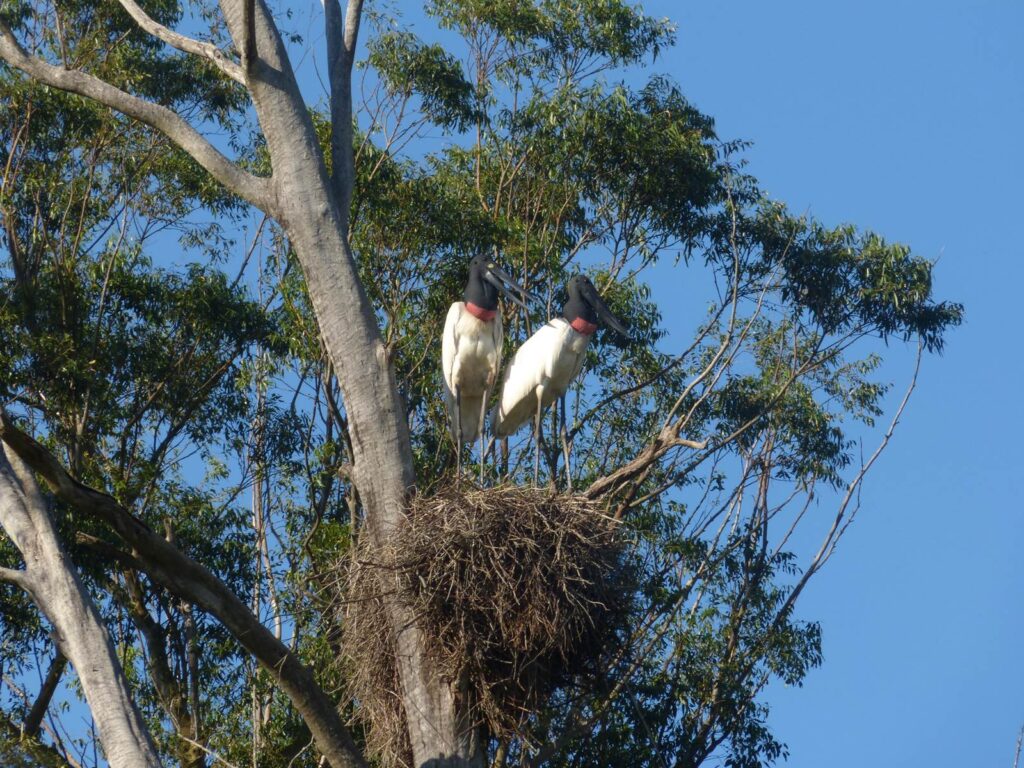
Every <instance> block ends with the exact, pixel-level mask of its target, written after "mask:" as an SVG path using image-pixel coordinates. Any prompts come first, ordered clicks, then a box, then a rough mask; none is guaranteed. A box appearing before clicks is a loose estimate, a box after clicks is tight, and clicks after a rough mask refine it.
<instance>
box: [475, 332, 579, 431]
mask: <svg viewBox="0 0 1024 768" xmlns="http://www.w3.org/2000/svg"><path fill="white" fill-rule="evenodd" d="M589 345H590V335H589V334H584V333H580V332H579V331H577V330H575V329H574V328H573V327H572V325H570V323H569V321H568V320H566V319H565V318H563V317H556V318H555V319H553V320H551V321H549V322H548V323H547V324H546V325H544V326H543V327H542V328H540V329H539V330H538V331H537V332H536V333H534V334H533V335H532V336H531V337H530V338H528V339H527V340H526V341H525V342H524V343H523V346H521V347H520V348H519V349H517V350H516V353H515V354H514V355H513V356H512V359H511V360H510V361H509V363H508V365H507V366H506V367H505V375H504V377H503V379H502V383H501V395H500V396H499V398H498V407H497V408H496V409H495V412H494V425H493V428H494V434H495V435H496V436H497V437H507V436H508V435H511V434H512V433H513V432H515V431H516V430H518V429H519V428H520V427H521V426H523V424H526V423H527V422H528V421H530V419H532V418H533V417H534V415H535V414H536V413H537V411H538V409H539V410H541V411H543V410H544V409H545V408H547V407H548V406H549V405H551V403H553V402H554V401H555V400H557V399H558V398H560V397H561V396H562V395H564V394H565V393H566V391H567V390H568V389H569V385H570V384H572V382H573V379H575V378H576V377H577V376H578V375H579V373H580V370H581V369H582V368H583V362H584V360H586V357H587V347H588V346H589Z"/></svg>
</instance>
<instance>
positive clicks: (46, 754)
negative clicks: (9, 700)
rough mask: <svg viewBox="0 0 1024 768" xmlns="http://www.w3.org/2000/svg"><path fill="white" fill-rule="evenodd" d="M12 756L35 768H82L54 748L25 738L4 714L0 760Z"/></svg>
mask: <svg viewBox="0 0 1024 768" xmlns="http://www.w3.org/2000/svg"><path fill="white" fill-rule="evenodd" d="M12 756H13V757H17V758H19V759H23V758H25V757H27V758H28V759H30V760H33V761H35V763H34V765H35V766H36V768H82V766H81V765H79V764H78V763H76V762H75V761H74V760H72V759H71V758H70V756H68V755H64V754H61V752H60V751H59V750H58V749H57V748H56V747H51V746H50V745H49V744H43V743H42V742H41V741H39V740H38V739H35V738H30V737H27V736H25V735H24V734H23V732H22V729H21V728H20V727H19V726H18V725H17V724H16V723H14V722H13V721H11V720H10V719H9V718H8V717H7V715H6V714H3V713H0V760H4V759H10V758H11V757H12Z"/></svg>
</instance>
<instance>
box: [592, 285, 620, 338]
mask: <svg viewBox="0 0 1024 768" xmlns="http://www.w3.org/2000/svg"><path fill="white" fill-rule="evenodd" d="M580 293H582V294H583V298H584V300H586V302H587V303H588V304H589V305H590V306H591V307H593V308H594V311H595V312H597V316H598V318H600V320H601V322H602V323H604V324H605V325H607V326H608V327H609V328H611V329H612V330H613V331H615V332H616V333H617V334H619V335H620V336H621V337H622V338H624V339H628V338H629V329H627V328H626V326H625V325H623V323H622V321H621V320H619V318H617V317H616V316H615V315H613V314H612V311H611V310H610V309H608V305H607V304H605V303H604V299H602V298H601V294H599V293H598V292H597V289H596V288H594V286H593V285H591V284H590V283H584V285H583V286H582V287H581V290H580Z"/></svg>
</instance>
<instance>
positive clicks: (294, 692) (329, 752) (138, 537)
mask: <svg viewBox="0 0 1024 768" xmlns="http://www.w3.org/2000/svg"><path fill="white" fill-rule="evenodd" d="M0 440H2V444H3V445H4V446H6V448H7V449H9V450H8V453H9V455H12V456H15V455H16V457H17V458H19V459H20V460H22V461H24V462H25V463H26V464H27V465H28V466H29V467H31V468H32V469H33V470H34V471H36V472H38V473H39V475H40V477H42V478H43V480H44V481H45V482H46V484H47V485H48V486H49V487H50V489H51V490H52V491H53V492H54V493H55V494H56V495H57V498H59V499H61V500H62V501H65V502H67V503H68V504H70V505H72V506H74V507H75V508H77V509H78V510H79V511H80V512H82V513H83V514H86V515H89V516H91V517H94V518H96V519H98V520H102V521H103V522H105V523H106V524H108V525H109V526H110V527H111V528H113V530H114V531H115V532H116V533H117V534H118V535H119V536H120V537H121V538H122V539H124V541H126V542H127V543H128V544H129V545H130V546H131V548H132V550H133V553H128V552H118V553H116V554H114V555H113V556H115V557H117V559H118V560H119V561H120V562H121V564H122V565H125V566H126V567H129V568H133V569H135V570H139V571H144V572H145V573H147V574H149V576H150V577H151V578H152V579H154V580H155V581H156V582H158V583H159V584H160V585H162V586H163V587H165V588H166V589H167V590H169V591H170V592H171V593H173V594H175V595H177V596H178V597H180V598H182V599H184V600H186V601H187V602H190V603H194V604H195V605H198V606H199V607H201V608H202V609H203V610H205V611H207V612H208V613H210V614H211V615H213V616H215V617H216V618H217V619H218V620H219V621H220V622H221V623H222V624H223V625H224V626H225V627H226V628H227V630H228V631H229V632H231V634H232V635H233V636H234V637H235V638H236V639H237V640H238V642H239V644H240V645H241V646H242V647H243V648H245V649H246V650H247V651H248V652H249V653H251V654H252V655H253V657H254V658H255V659H256V660H257V661H258V662H259V663H260V665H261V666H262V667H263V668H264V669H266V670H267V671H268V672H269V673H270V675H271V677H272V679H273V680H275V681H276V683H277V684H278V686H279V687H280V688H281V690H282V691H283V692H284V693H285V695H287V696H288V697H289V699H290V700H291V702H292V704H293V705H294V706H295V709H296V710H297V711H298V712H299V714H300V715H301V716H302V718H303V719H304V720H305V721H306V724H307V725H308V726H309V729H310V732H311V733H312V734H313V737H314V738H315V739H316V744H317V747H318V748H319V749H320V751H321V752H322V753H323V754H324V755H325V756H326V757H327V759H328V760H329V761H330V764H331V765H332V766H336V768H362V767H363V766H365V763H364V762H363V760H362V758H361V756H360V755H359V752H358V750H357V749H356V747H355V745H354V744H353V742H352V738H351V736H350V735H349V733H348V730H347V729H346V728H345V725H344V723H343V722H342V720H341V717H340V715H339V714H338V711H337V709H336V708H335V706H334V704H333V702H332V701H331V700H330V699H329V698H328V696H327V695H326V694H325V693H324V691H323V689H321V688H320V686H319V685H317V682H316V680H315V679H314V677H313V673H312V672H311V671H310V669H309V668H308V667H306V666H305V665H304V664H303V663H302V662H301V661H300V660H299V658H298V657H297V656H296V655H295V654H294V653H293V652H292V651H291V650H289V649H288V647H287V646H285V645H284V644H283V643H281V641H280V640H278V639H277V638H276V637H274V635H273V633H271V632H270V630H268V629H267V628H266V627H264V626H263V624H261V623H260V621H259V620H258V619H257V618H256V617H255V616H254V615H253V614H252V612H251V611H250V610H249V608H248V607H247V606H246V605H245V603H243V602H242V601H241V600H240V599H239V598H238V596H237V595H235V594H234V593H233V592H232V591H231V590H230V589H228V588H227V586H226V585H225V584H224V582H222V581H221V580H220V579H218V578H217V577H216V576H215V575H214V574H213V573H211V572H210V571H209V570H208V569H207V568H205V567H203V566H202V565H201V564H199V563H197V562H195V561H194V560H191V559H190V558H188V557H186V556H185V555H183V554H182V553H181V551H180V550H178V549H177V547H175V546H174V545H173V544H171V543H170V542H168V541H166V540H165V539H164V538H163V537H162V536H158V535H157V534H156V533H154V532H153V531H151V530H150V529H149V528H148V527H146V525H144V524H143V523H142V522H141V521H139V520H138V519H136V518H135V517H133V516H132V515H131V514H130V513H129V512H128V510H126V509H124V508H123V507H122V506H120V505H119V504H118V503H117V502H116V501H115V500H114V498H113V497H111V496H108V495H107V494H105V493H101V492H99V491H96V490H94V489H92V488H89V487H87V486H85V485H82V484H81V483H79V482H78V481H76V480H75V479H74V478H72V477H71V476H70V475H69V474H68V473H67V472H66V471H65V470H64V468H63V467H62V466H61V465H60V463H59V462H58V461H57V459H55V458H54V457H53V456H52V455H51V454H50V453H49V452H48V451H47V450H46V449H45V448H43V446H41V445H40V444H39V443H37V442H36V441H35V440H33V439H32V438H31V437H29V436H28V435H26V434H25V433H24V432H22V431H21V430H19V429H18V428H17V427H15V426H14V425H12V424H11V423H10V422H9V421H8V420H7V419H6V417H5V416H4V414H3V412H2V411H0ZM108 554H110V553H108Z"/></svg>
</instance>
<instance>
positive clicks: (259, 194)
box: [0, 21, 276, 212]
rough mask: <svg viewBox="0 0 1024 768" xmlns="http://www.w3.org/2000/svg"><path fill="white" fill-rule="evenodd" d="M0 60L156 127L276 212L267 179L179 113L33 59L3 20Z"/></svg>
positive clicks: (220, 176)
mask: <svg viewBox="0 0 1024 768" xmlns="http://www.w3.org/2000/svg"><path fill="white" fill-rule="evenodd" d="M0 59H3V60H4V61H6V62H7V63H8V64H9V65H10V66H12V67H14V68H15V69H19V70H21V71H22V72H24V73H25V74H26V75H28V76H29V77H32V78H33V79H35V80H37V81H39V82H40V83H42V84H44V85H49V86H50V87H52V88H57V89H59V90H62V91H67V92H68V93H74V94H77V95H79V96H84V97H85V98H88V99H92V100H93V101H97V102H99V103H100V104H103V105H104V106H106V107H110V108H111V109H113V110H116V111H117V112H121V113H122V114H124V115H127V116H128V117H131V118H134V119H135V120H139V121H140V122H143V123H145V124H146V125H148V126H150V127H152V128H155V129H156V130H158V131H160V132H161V133H163V134H164V135H166V136H167V137H168V138H169V139H170V140H171V141H173V142H174V143H175V144H176V145H178V146H179V147H180V148H181V149H182V150H184V151H185V152H187V153H188V154H189V155H191V156H192V158H193V159H194V160H195V161H196V162H197V163H199V164H200V165H201V166H203V168H205V169H206V170H207V171H209V172H210V174H211V175H212V176H213V177H214V178H215V179H217V181H219V182H220V183H221V184H223V185H224V186H225V187H227V188H228V189H229V190H230V191H231V192H233V193H234V194H236V195H238V196H239V197H241V198H243V199H244V200H247V201H248V202H250V203H252V204H253V205H255V206H256V207H257V208H260V209H261V210H264V211H268V212H272V211H274V210H276V205H275V202H274V201H275V196H274V192H273V185H272V182H271V181H270V180H269V179H266V178H260V177H258V176H253V175H252V174H250V173H247V172H246V171H243V170H242V169H241V168H239V167H238V166H237V165H235V164H234V163H233V162H231V160H229V159H228V158H227V157H225V156H224V155H223V154H221V153H220V152H219V151H218V150H217V149H216V148H215V147H214V146H213V145H212V144H210V142H208V141H207V140H206V139H205V138H204V137H203V136H202V134H200V133H199V131H197V130H196V129H195V128H193V127H192V125H190V124H189V123H188V121H186V120H185V119H184V118H183V117H181V115H179V114H178V113H177V112H174V111H173V110H171V109H168V108H167V107H163V106H160V105H159V104H154V103H152V102H150V101H146V100H145V99H140V98H139V97H138V96H133V95H132V94H130V93H127V92H125V91H122V90H121V89H120V88H115V87H114V86H113V85H111V84H110V83H107V82H104V81H103V80H100V79H99V78H98V77H93V76H92V75H88V74H86V73H85V72H80V71H78V70H74V69H64V68H63V67H56V66H54V65H52V64H49V63H47V62H45V61H43V60H42V59H39V58H37V57H35V56H31V55H29V54H28V53H27V52H26V51H25V49H24V48H22V47H21V45H20V44H19V43H18V41H17V40H16V39H15V37H14V34H13V33H12V32H11V30H10V29H9V28H8V27H7V26H6V25H5V24H4V23H3V22H2V21H0Z"/></svg>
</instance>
